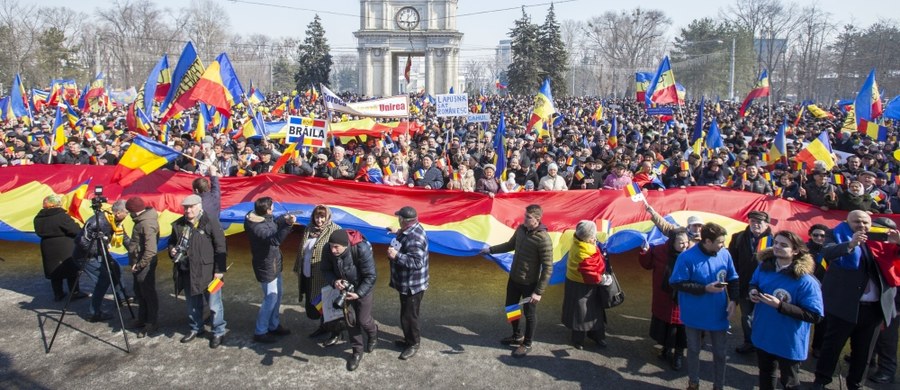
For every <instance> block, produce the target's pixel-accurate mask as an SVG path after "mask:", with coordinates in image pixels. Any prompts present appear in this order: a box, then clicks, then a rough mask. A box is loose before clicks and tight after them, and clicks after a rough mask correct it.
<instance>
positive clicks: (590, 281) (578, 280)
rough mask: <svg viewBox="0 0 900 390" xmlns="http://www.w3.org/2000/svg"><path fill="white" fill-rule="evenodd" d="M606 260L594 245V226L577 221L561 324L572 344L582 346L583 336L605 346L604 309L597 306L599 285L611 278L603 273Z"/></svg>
mask: <svg viewBox="0 0 900 390" xmlns="http://www.w3.org/2000/svg"><path fill="white" fill-rule="evenodd" d="M605 270H606V259H604V258H603V254H602V253H601V252H600V249H599V248H597V225H595V224H594V223H593V222H591V221H580V222H578V225H576V226H575V236H574V237H573V238H572V247H571V248H570V249H569V260H568V263H567V265H566V287H565V291H564V293H563V308H562V323H563V325H565V327H566V328H569V329H570V330H571V331H572V345H573V346H574V347H575V348H577V349H583V348H584V339H585V338H590V339H591V340H594V342H595V343H597V345H598V346H599V347H606V341H605V340H604V339H605V338H606V311H605V310H603V308H602V307H601V306H600V302H599V294H600V291H599V289H598V286H599V285H600V284H608V283H609V282H610V281H611V280H610V279H608V278H609V277H608V276H607V275H605V274H604V273H603V272H604V271H605Z"/></svg>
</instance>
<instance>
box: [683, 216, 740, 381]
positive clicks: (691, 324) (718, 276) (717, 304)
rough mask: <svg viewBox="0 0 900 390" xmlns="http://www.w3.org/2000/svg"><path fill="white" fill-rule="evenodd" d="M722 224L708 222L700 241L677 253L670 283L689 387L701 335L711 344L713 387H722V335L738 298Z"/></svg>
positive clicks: (696, 368) (697, 370) (696, 377)
mask: <svg viewBox="0 0 900 390" xmlns="http://www.w3.org/2000/svg"><path fill="white" fill-rule="evenodd" d="M727 234H728V232H727V231H726V230H725V228H724V227H722V226H721V225H718V224H716V223H712V222H709V223H707V224H705V225H703V228H701V229H700V243H699V244H698V245H695V246H693V247H692V248H691V249H688V250H686V251H684V252H682V253H681V254H680V255H678V259H677V260H676V261H675V267H674V269H673V270H672V276H671V277H669V284H670V285H671V286H672V288H673V289H674V290H675V291H677V292H678V304H679V306H680V307H681V321H682V322H683V323H684V327H685V335H686V336H687V349H688V353H687V366H688V387H687V388H688V390H691V389H699V388H700V335H701V334H702V333H703V332H707V333H709V336H710V339H711V341H712V345H713V363H714V364H715V380H714V381H713V389H723V388H725V346H726V342H725V335H726V332H727V331H728V327H729V326H730V324H729V318H730V317H731V315H732V313H734V307H735V304H736V300H737V298H738V283H737V282H738V274H737V271H736V270H735V269H734V262H733V261H732V259H731V254H730V253H728V251H727V250H726V249H725V236H726V235H727Z"/></svg>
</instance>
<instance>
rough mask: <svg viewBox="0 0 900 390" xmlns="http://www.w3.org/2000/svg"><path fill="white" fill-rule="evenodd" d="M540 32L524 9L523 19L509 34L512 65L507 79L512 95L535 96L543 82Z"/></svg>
mask: <svg viewBox="0 0 900 390" xmlns="http://www.w3.org/2000/svg"><path fill="white" fill-rule="evenodd" d="M538 32H539V31H538V26H537V25H536V24H532V23H531V17H530V16H528V14H526V13H525V8H524V7H522V18H521V19H518V20H516V21H515V27H513V29H512V30H511V31H510V33H509V37H510V38H511V39H512V42H511V46H512V63H510V64H509V68H508V72H507V77H508V78H509V91H510V93H512V94H522V95H534V93H535V91H537V88H539V87H540V85H541V82H542V81H543V77H544V75H543V74H541V67H540V61H541V59H540V55H541V52H540V50H539V48H538Z"/></svg>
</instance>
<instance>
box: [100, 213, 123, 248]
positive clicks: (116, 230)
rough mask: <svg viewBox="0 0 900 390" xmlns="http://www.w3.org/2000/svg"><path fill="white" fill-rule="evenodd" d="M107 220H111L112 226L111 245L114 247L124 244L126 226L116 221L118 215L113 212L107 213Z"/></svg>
mask: <svg viewBox="0 0 900 390" xmlns="http://www.w3.org/2000/svg"><path fill="white" fill-rule="evenodd" d="M105 214H106V221H107V222H109V226H111V227H112V231H113V234H112V237H110V239H109V246H110V247H112V248H118V247H120V246H122V242H123V241H124V240H125V228H123V227H122V226H121V225H119V223H118V222H116V216H115V215H113V214H112V213H105Z"/></svg>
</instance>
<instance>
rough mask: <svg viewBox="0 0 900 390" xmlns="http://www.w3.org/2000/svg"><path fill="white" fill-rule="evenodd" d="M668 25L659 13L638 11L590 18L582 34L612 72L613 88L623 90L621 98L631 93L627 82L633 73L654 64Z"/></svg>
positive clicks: (657, 11)
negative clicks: (621, 88)
mask: <svg viewBox="0 0 900 390" xmlns="http://www.w3.org/2000/svg"><path fill="white" fill-rule="evenodd" d="M671 24H672V20H671V19H669V17H667V16H666V15H665V13H663V12H662V11H660V10H644V9H641V8H640V7H638V8H635V9H633V10H630V11H627V10H623V11H621V12H618V13H616V12H612V11H607V12H606V13H604V14H603V16H599V17H596V16H595V17H593V18H591V19H590V20H589V21H588V23H587V31H586V34H587V38H588V39H589V40H590V42H591V43H592V45H593V47H592V49H594V51H596V52H597V53H598V54H599V55H600V57H601V58H602V59H603V61H606V62H607V63H608V64H609V65H611V68H612V69H614V72H613V75H612V81H611V82H612V83H613V85H616V86H622V85H625V86H626V89H625V91H622V94H625V93H630V92H632V91H633V90H634V83H633V82H629V81H630V80H631V79H632V78H633V77H634V72H635V71H636V70H637V69H638V68H640V67H647V66H648V64H651V63H654V62H655V61H656V60H658V58H659V54H660V51H661V50H660V49H661V48H662V46H663V45H664V43H665V42H664V36H665V34H666V31H667V30H668V27H669V25H671ZM616 94H617V95H620V94H619V93H618V92H617V93H616Z"/></svg>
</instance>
